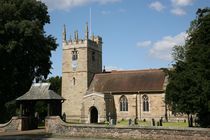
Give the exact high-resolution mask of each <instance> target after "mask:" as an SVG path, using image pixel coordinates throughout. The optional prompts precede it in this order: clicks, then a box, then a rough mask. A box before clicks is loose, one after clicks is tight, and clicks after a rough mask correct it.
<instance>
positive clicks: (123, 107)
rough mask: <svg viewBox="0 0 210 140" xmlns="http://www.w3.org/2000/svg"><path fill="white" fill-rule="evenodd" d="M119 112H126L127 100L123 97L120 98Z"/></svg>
mask: <svg viewBox="0 0 210 140" xmlns="http://www.w3.org/2000/svg"><path fill="white" fill-rule="evenodd" d="M120 111H128V99H127V98H126V97H125V96H124V95H123V96H121V97H120Z"/></svg>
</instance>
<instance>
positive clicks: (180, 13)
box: [171, 8, 186, 16]
mask: <svg viewBox="0 0 210 140" xmlns="http://www.w3.org/2000/svg"><path fill="white" fill-rule="evenodd" d="M171 13H173V14H174V15H177V16H183V15H186V11H185V10H184V9H182V8H173V9H171Z"/></svg>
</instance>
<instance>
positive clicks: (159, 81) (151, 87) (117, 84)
mask: <svg viewBox="0 0 210 140" xmlns="http://www.w3.org/2000/svg"><path fill="white" fill-rule="evenodd" d="M164 81H165V73H164V72H163V71H162V70H159V69H148V70H134V71H112V72H111V73H102V74H96V75H95V76H94V78H93V81H92V82H91V85H90V87H89V89H88V92H87V94H88V93H92V92H103V93H109V92H113V93H114V92H115V93H117V92H119V93H120V92H143V91H144V92H145V91H163V90H164V89H163V88H164Z"/></svg>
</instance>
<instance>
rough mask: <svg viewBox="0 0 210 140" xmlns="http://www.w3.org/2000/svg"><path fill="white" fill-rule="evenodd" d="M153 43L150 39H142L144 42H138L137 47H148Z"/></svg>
mask: <svg viewBox="0 0 210 140" xmlns="http://www.w3.org/2000/svg"><path fill="white" fill-rule="evenodd" d="M151 44H152V41H150V40H147V41H142V42H137V44H136V45H137V47H140V48H142V47H148V46H150V45H151Z"/></svg>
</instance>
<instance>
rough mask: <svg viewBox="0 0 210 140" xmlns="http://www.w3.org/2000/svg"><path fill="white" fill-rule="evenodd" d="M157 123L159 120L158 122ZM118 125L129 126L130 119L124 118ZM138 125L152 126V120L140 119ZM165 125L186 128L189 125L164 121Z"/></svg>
mask: <svg viewBox="0 0 210 140" xmlns="http://www.w3.org/2000/svg"><path fill="white" fill-rule="evenodd" d="M156 125H157V122H156ZM117 126H120V127H123V126H129V123H128V120H122V121H120V122H118V123H117ZM138 126H151V121H138ZM163 126H164V127H179V128H186V127H188V123H187V122H163Z"/></svg>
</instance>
